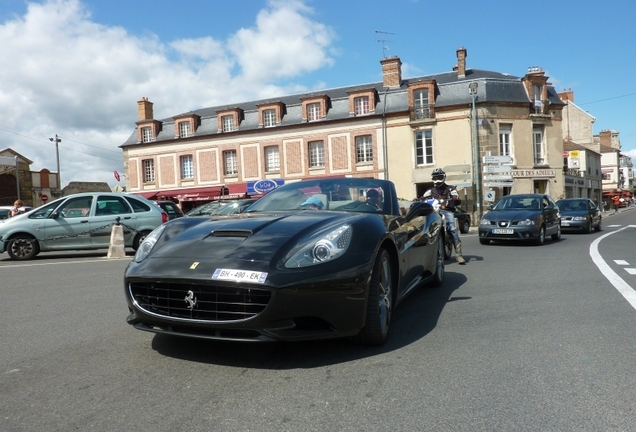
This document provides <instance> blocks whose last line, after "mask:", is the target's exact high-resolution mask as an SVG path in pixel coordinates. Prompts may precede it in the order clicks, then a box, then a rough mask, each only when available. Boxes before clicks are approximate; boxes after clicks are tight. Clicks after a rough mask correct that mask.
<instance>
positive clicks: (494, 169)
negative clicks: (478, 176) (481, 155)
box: [484, 165, 512, 173]
mask: <svg viewBox="0 0 636 432" xmlns="http://www.w3.org/2000/svg"><path fill="white" fill-rule="evenodd" d="M511 170H512V167H511V166H510V165H485V166H484V172H485V173H504V172H508V171H511Z"/></svg>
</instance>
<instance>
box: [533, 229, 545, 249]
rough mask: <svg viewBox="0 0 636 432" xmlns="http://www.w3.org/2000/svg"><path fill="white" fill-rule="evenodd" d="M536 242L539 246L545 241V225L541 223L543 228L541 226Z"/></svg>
mask: <svg viewBox="0 0 636 432" xmlns="http://www.w3.org/2000/svg"><path fill="white" fill-rule="evenodd" d="M535 243H536V244H537V245H538V246H541V245H543V244H544V243H545V225H541V228H539V236H538V237H537V238H536V240H535Z"/></svg>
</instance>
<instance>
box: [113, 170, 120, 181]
mask: <svg viewBox="0 0 636 432" xmlns="http://www.w3.org/2000/svg"><path fill="white" fill-rule="evenodd" d="M113 175H114V176H115V180H117V181H119V179H120V177H119V173H118V172H117V171H113Z"/></svg>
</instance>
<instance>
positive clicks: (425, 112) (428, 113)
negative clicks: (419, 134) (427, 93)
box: [409, 105, 433, 121]
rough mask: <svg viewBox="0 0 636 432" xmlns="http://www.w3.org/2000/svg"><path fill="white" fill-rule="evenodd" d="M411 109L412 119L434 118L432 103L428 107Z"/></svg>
mask: <svg viewBox="0 0 636 432" xmlns="http://www.w3.org/2000/svg"><path fill="white" fill-rule="evenodd" d="M409 111H410V116H411V121H417V120H430V119H432V118H433V117H432V116H433V107H432V105H429V106H428V107H426V108H411V109H410V110H409Z"/></svg>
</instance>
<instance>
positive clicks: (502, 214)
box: [484, 210, 541, 220]
mask: <svg viewBox="0 0 636 432" xmlns="http://www.w3.org/2000/svg"><path fill="white" fill-rule="evenodd" d="M540 215H541V211H539V210H491V211H489V212H488V213H486V214H485V215H484V218H485V219H488V220H525V219H535V218H537V217H539V216H540Z"/></svg>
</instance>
